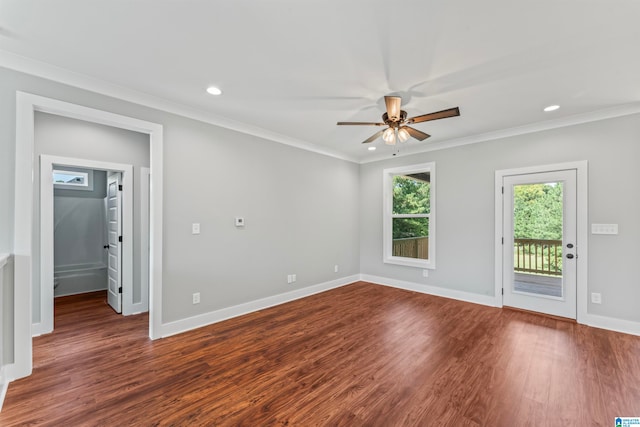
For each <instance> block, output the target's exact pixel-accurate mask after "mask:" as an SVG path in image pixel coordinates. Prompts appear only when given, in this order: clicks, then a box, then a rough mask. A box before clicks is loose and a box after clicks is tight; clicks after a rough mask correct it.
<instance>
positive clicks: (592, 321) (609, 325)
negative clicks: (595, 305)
mask: <svg viewBox="0 0 640 427" xmlns="http://www.w3.org/2000/svg"><path fill="white" fill-rule="evenodd" d="M581 320H584V321H583V322H581V323H583V324H585V325H587V326H591V327H593V328H599V329H607V330H609V331H614V332H622V333H623V334H630V335H637V336H640V322H634V321H632V320H624V319H616V318H615V317H608V316H600V315H598V314H587V316H586V317H585V319H581Z"/></svg>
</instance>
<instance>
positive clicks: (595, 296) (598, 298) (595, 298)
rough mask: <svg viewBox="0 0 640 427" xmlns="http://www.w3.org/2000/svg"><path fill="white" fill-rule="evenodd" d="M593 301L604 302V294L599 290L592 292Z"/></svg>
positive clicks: (595, 302) (596, 302)
mask: <svg viewBox="0 0 640 427" xmlns="http://www.w3.org/2000/svg"><path fill="white" fill-rule="evenodd" d="M591 302H592V303H594V304H602V294H600V293H597V292H592V293H591Z"/></svg>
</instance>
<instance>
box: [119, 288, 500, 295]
mask: <svg viewBox="0 0 640 427" xmlns="http://www.w3.org/2000/svg"><path fill="white" fill-rule="evenodd" d="M121 289H122V288H121ZM502 295H504V288H502Z"/></svg>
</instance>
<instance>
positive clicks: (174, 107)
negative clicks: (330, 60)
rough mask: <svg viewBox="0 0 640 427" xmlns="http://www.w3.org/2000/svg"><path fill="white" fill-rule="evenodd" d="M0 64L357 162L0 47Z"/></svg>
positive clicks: (346, 156)
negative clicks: (0, 48)
mask: <svg viewBox="0 0 640 427" xmlns="http://www.w3.org/2000/svg"><path fill="white" fill-rule="evenodd" d="M0 64H2V66H3V67H5V68H10V69H12V70H16V71H19V72H22V73H26V74H30V75H33V76H37V77H42V78H45V79H49V80H53V81H55V82H59V83H63V84H67V85H70V86H74V87H77V88H80V89H84V90H89V91H91V92H95V93H99V94H101V95H106V96H109V97H114V98H117V99H121V100H123V101H128V102H133V103H135V104H138V105H143V106H145V107H150V108H154V109H158V110H161V111H166V112H168V113H172V114H177V115H179V116H182V117H187V118H190V119H193V120H197V121H200V122H204V123H209V124H212V125H215V126H219V127H222V128H225V129H231V130H234V131H236V132H241V133H244V134H247V135H253V136H257V137H258V138H264V139H267V140H270V141H274V142H278V143H280V144H284V145H289V146H292V147H296V148H300V149H303V150H307V151H311V152H314V153H318V154H322V155H325V156H329V157H335V158H337V159H341V160H347V161H350V162H354V163H358V159H356V158H354V157H351V156H348V155H346V154H344V153H341V152H339V151H337V150H333V149H330V148H326V147H321V146H318V145H316V144H312V143H310V142H307V141H303V140H300V139H297V138H293V137H290V136H287V135H282V134H280V133H277V132H273V131H270V130H267V129H263V128H260V127H258V126H254V125H250V124H247V123H243V122H238V121H236V120H232V119H229V118H226V117H222V116H218V115H216V114H214V113H212V112H210V111H202V110H199V109H196V108H193V107H189V106H186V105H182V104H178V103H176V102H172V101H169V100H166V99H163V98H159V97H156V96H152V95H149V94H147V93H142V92H138V91H136V90H133V89H129V88H126V87H124V86H119V85H116V84H113V83H109V82H107V81H105V80H101V79H97V78H94V77H90V76H87V75H84V74H80V73H77V72H73V71H70V70H67V69H64V68H60V67H56V66H53V65H51V64H47V63H45V62H40V61H36V60H33V59H30V58H25V57H23V56H19V55H15V54H13V53H10V52H7V51H3V50H0Z"/></svg>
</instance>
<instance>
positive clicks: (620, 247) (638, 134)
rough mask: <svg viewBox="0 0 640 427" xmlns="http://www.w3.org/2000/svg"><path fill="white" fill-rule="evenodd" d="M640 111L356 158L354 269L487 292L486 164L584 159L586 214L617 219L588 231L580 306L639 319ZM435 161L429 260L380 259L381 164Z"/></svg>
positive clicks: (489, 201)
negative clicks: (597, 297) (431, 264)
mask: <svg viewBox="0 0 640 427" xmlns="http://www.w3.org/2000/svg"><path fill="white" fill-rule="evenodd" d="M638 159H640V115H632V116H626V117H619V118H615V119H609V120H602V121H597V122H591V123H587V124H582V125H576V126H571V127H565V128H560V129H554V130H549V131H544V132H537V133H532V134H527V135H521V136H517V137H511V138H505V139H500V140H494V141H489V142H484V143H480V144H475V145H467V146H462V147H457V148H452V149H447V150H441V151H433V152H429V153H422V154H418V155H413V156H408V157H400V158H393V159H389V160H385V161H379V162H375V163H369V164H364V165H362V166H361V169H360V191H361V196H360V210H361V211H362V212H368V215H364V216H363V217H362V222H361V227H360V235H361V240H360V260H361V264H360V266H361V272H362V273H363V274H370V275H375V276H380V277H387V278H393V279H397V280H404V281H409V282H413V283H424V284H428V285H432V286H439V287H443V288H447V289H454V290H460V291H467V292H471V293H475V294H479V295H493V294H494V287H495V284H494V261H495V260H494V251H493V248H494V173H495V171H496V170H500V169H509V168H518V167H525V166H534V165H544V164H552V163H559V162H569V161H574V160H587V161H588V162H589V195H588V197H589V212H588V216H589V219H588V221H589V223H607V224H608V223H615V224H619V227H620V234H619V235H617V236H603V235H590V236H589V260H588V263H589V264H588V265H589V273H588V274H589V276H588V277H589V282H588V291H589V292H600V293H602V304H601V305H597V304H591V303H589V306H588V312H589V313H591V314H597V315H603V316H608V317H613V318H618V319H625V320H630V321H635V322H639V321H640V311H639V310H638V301H640V286H638V284H637V283H638V281H637V274H636V271H635V263H636V260H638V259H640V245H638V242H640V223H639V222H638V211H640V199H639V198H638V197H637V196H636V194H637V192H638V191H637V188H636V187H637V183H638V182H640V168H638V166H637V162H638ZM427 161H435V162H436V167H437V174H438V175H437V186H438V187H437V194H438V197H437V203H438V204H437V207H436V209H437V211H436V215H437V230H436V234H437V248H436V251H437V259H438V265H437V268H436V270H434V271H430V272H429V277H428V278H423V277H422V271H421V270H420V269H417V268H410V267H402V266H396V265H389V264H383V262H382V170H383V169H384V168H387V167H390V166H400V165H409V164H413V163H422V162H427Z"/></svg>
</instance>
